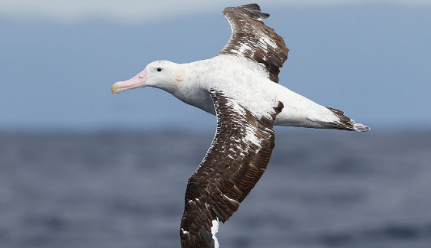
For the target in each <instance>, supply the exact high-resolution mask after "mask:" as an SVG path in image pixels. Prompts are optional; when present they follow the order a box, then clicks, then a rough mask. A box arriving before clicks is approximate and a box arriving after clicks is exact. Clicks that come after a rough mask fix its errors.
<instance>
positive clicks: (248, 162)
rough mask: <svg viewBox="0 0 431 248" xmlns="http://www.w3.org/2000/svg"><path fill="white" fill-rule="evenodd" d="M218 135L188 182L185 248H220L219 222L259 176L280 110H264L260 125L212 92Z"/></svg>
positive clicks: (183, 227)
mask: <svg viewBox="0 0 431 248" xmlns="http://www.w3.org/2000/svg"><path fill="white" fill-rule="evenodd" d="M211 97H212V99H213V102H214V106H215V109H216V113H217V131H216V135H215V137H214V140H213V142H212V144H211V147H210V148H209V150H208V152H207V154H206V156H205V158H204V159H203V161H202V162H201V164H200V166H199V167H198V169H197V170H196V171H195V173H194V174H193V175H192V176H191V177H190V178H189V182H188V185H187V190H186V195H185V208H184V214H183V217H182V220H181V229H180V236H181V246H182V247H183V248H186V247H187V248H204V247H214V246H215V247H218V242H217V239H216V238H215V232H217V230H218V229H217V228H218V221H222V222H225V221H226V220H228V219H229V218H230V217H231V216H232V214H233V213H234V212H235V211H236V210H237V209H238V208H239V204H240V203H241V202H242V201H243V200H244V198H245V197H246V196H247V195H248V193H249V192H250V190H251V189H252V188H253V187H254V186H255V184H256V183H257V181H258V180H259V179H260V177H261V176H262V174H263V172H264V171H265V169H266V166H267V164H268V162H269V159H270V157H271V153H272V149H273V148H274V131H273V130H272V127H273V122H274V119H275V116H276V114H278V113H279V112H281V110H282V108H283V104H282V103H281V102H280V103H279V106H278V107H276V108H274V109H270V110H268V112H269V113H272V115H271V116H272V119H266V118H262V119H258V118H256V117H254V116H253V115H252V114H251V113H250V112H249V111H248V110H247V109H245V108H243V107H242V106H241V105H239V104H238V103H237V102H236V101H234V100H233V99H230V98H227V97H225V96H224V95H223V94H222V93H221V92H217V91H211Z"/></svg>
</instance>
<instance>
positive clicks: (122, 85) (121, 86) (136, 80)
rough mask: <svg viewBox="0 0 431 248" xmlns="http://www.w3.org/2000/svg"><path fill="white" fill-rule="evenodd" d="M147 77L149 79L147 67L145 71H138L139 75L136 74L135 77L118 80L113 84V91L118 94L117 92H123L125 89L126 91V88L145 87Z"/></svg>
mask: <svg viewBox="0 0 431 248" xmlns="http://www.w3.org/2000/svg"><path fill="white" fill-rule="evenodd" d="M147 79H148V77H147V68H145V69H144V70H143V71H141V72H140V73H138V75H136V76H134V77H133V78H131V79H129V80H126V81H121V82H117V83H115V84H114V85H112V88H111V90H112V93H114V95H116V94H118V93H120V92H123V91H126V90H131V89H136V88H142V87H145V86H147V85H146V84H145V82H146V81H147Z"/></svg>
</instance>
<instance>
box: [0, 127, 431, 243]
mask: <svg viewBox="0 0 431 248" xmlns="http://www.w3.org/2000/svg"><path fill="white" fill-rule="evenodd" d="M212 137H213V133H210V132H209V133H207V134H204V133H200V134H195V133H183V132H162V131H160V132H154V133H150V132H147V133H146V132H136V133H132V132H129V133H121V132H100V133H90V134H89V133H69V134H61V133H56V134H18V133H0V247H1V248H39V247H41V248H42V247H43V248H58V247H61V248H96V247H97V248H100V247H103V248H117V247H118V248H146V247H151V248H154V247H161V248H164V247H170V248H172V247H180V241H179V240H180V239H179V225H180V219H181V215H182V211H183V204H184V192H185V188H186V183H187V179H188V177H189V176H190V175H191V174H192V173H193V172H194V170H195V169H196V167H197V166H198V164H199V163H200V161H201V159H202V158H203V156H204V155H205V153H206V150H207V149H208V147H209V145H210V143H211V140H212ZM217 237H218V240H219V242H220V247H222V248H223V247H233V248H234V247H235V248H257V247H274V248H277V247H289V248H326V247H348V248H430V247H431V131H428V132H427V131H422V132H419V131H417V132H401V131H399V132H388V133H379V132H376V131H373V130H372V131H371V132H369V133H366V134H357V133H352V132H342V131H328V130H325V131H311V132H308V131H301V132H295V133H290V134H289V133H288V132H280V133H276V147H275V149H274V152H273V157H272V159H271V161H270V163H269V165H268V169H267V171H266V172H265V174H264V175H263V177H262V179H261V180H260V181H259V182H258V184H257V186H256V187H255V188H254V189H253V190H252V192H251V193H250V195H249V196H248V197H247V198H246V199H245V200H244V202H243V203H242V204H241V207H240V209H239V211H238V212H237V213H235V214H234V215H233V216H232V218H231V219H230V220H229V221H227V222H226V223H225V224H223V225H220V230H219V233H218V234H217Z"/></svg>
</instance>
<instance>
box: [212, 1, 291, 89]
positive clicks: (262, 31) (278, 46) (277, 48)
mask: <svg viewBox="0 0 431 248" xmlns="http://www.w3.org/2000/svg"><path fill="white" fill-rule="evenodd" d="M223 15H224V16H225V17H226V18H227V20H228V21H229V23H230V26H231V28H232V35H231V37H230V40H229V42H228V43H227V44H226V46H225V47H224V48H223V49H222V50H221V51H220V53H219V55H222V54H234V55H239V56H243V57H245V58H247V59H251V60H254V61H256V62H257V63H259V64H262V65H263V66H264V67H265V69H266V70H267V71H268V74H269V79H271V80H272V81H274V82H276V83H278V74H279V73H280V68H281V67H282V66H283V63H284V61H286V59H287V54H288V52H289V49H288V48H287V47H286V44H284V41H283V38H282V37H281V36H279V35H278V34H277V33H275V31H274V29H272V28H270V27H268V26H266V25H265V24H264V23H263V22H262V21H261V20H262V19H266V18H268V17H269V14H266V13H262V12H260V7H259V5H257V4H248V5H241V6H237V7H227V8H225V9H224V10H223Z"/></svg>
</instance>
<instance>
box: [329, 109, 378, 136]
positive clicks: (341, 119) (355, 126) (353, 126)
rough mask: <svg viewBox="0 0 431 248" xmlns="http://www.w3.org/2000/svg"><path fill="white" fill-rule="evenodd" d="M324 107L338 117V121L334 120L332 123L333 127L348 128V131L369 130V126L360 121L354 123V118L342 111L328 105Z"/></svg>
mask: <svg viewBox="0 0 431 248" xmlns="http://www.w3.org/2000/svg"><path fill="white" fill-rule="evenodd" d="M326 108H328V109H329V110H331V111H332V113H334V115H335V116H337V117H338V121H334V122H333V123H332V125H334V128H338V129H343V130H348V131H356V132H367V131H369V130H370V128H369V127H367V126H365V125H363V124H361V123H356V122H355V121H354V120H352V119H350V118H349V117H347V116H346V115H344V112H343V111H341V110H338V109H334V108H329V107H326Z"/></svg>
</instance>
